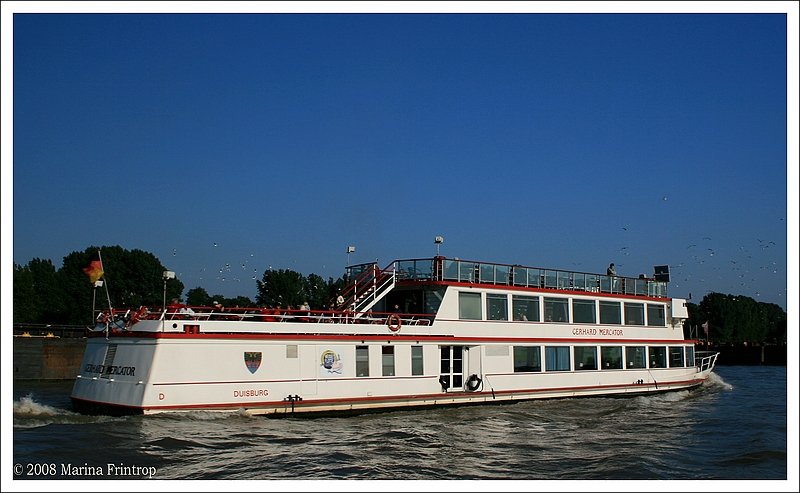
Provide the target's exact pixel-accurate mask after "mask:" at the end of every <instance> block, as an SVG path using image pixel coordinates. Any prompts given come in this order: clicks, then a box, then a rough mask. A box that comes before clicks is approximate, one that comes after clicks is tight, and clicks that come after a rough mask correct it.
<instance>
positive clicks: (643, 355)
mask: <svg viewBox="0 0 800 493" xmlns="http://www.w3.org/2000/svg"><path fill="white" fill-rule="evenodd" d="M623 354H624V356H625V357H624V358H623ZM570 356H572V357H571V358H570ZM597 356H598V346H574V347H573V348H572V353H571V354H570V348H569V347H568V346H544V369H545V371H570V370H576V371H584V370H598V369H599V370H622V369H642V368H685V367H687V366H694V347H691V346H625V347H623V346H599V356H600V358H599V359H598V357H597ZM573 363H574V367H573ZM514 371H515V372H540V371H542V347H541V346H514Z"/></svg>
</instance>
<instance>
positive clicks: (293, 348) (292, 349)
mask: <svg viewBox="0 0 800 493" xmlns="http://www.w3.org/2000/svg"><path fill="white" fill-rule="evenodd" d="M286 357H287V358H289V359H294V358H297V344H288V345H287V346H286Z"/></svg>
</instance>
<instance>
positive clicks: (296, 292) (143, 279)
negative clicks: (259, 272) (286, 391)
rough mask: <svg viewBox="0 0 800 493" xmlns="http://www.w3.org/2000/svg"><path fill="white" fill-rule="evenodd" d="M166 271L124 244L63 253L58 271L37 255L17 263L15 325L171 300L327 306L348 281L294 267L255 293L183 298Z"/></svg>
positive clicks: (78, 320)
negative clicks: (93, 270)
mask: <svg viewBox="0 0 800 493" xmlns="http://www.w3.org/2000/svg"><path fill="white" fill-rule="evenodd" d="M98 251H100V252H101V254H102V267H103V276H102V278H101V281H102V283H97V284H95V285H93V284H92V282H91V280H90V278H89V277H88V276H87V273H86V272H85V271H84V268H86V267H87V266H88V265H89V264H90V262H91V260H92V258H93V256H94V255H96V254H97V252H98ZM167 270H168V269H167V268H166V267H164V265H163V264H162V263H161V261H160V260H159V259H158V258H157V257H156V256H155V255H153V254H152V253H149V252H145V251H143V250H138V249H134V250H126V249H124V248H122V247H120V246H103V247H96V246H91V247H89V248H87V249H86V250H84V251H82V252H72V253H70V254H68V255H67V256H65V257H64V259H63V262H62V265H61V268H59V269H56V268H55V266H54V265H53V262H52V261H51V260H49V259H40V258H34V259H32V260H31V261H29V262H28V263H27V264H26V265H18V264H16V263H15V264H14V280H13V291H14V295H13V298H14V299H13V322H14V323H15V324H51V325H91V324H94V316H95V315H96V313H97V312H96V311H97V310H102V309H104V308H108V306H109V303H110V304H111V306H112V307H114V308H122V307H125V308H134V309H135V308H138V307H140V306H148V307H157V306H161V305H162V304H164V303H167V304H169V303H170V302H171V301H172V300H180V301H183V302H185V303H186V304H188V305H190V306H211V305H212V304H213V303H220V304H221V305H222V306H225V307H235V306H255V305H260V306H270V307H276V306H281V307H284V308H288V307H289V306H293V307H299V306H300V305H301V304H303V303H304V302H308V304H309V305H310V306H311V308H312V309H314V310H317V309H323V308H328V304H329V303H330V301H331V300H332V299H334V298H335V297H336V293H337V291H338V290H339V289H341V287H342V286H343V285H344V280H343V279H342V278H339V279H337V280H333V279H332V278H329V279H328V280H327V281H326V280H324V279H323V278H322V277H320V276H318V275H316V274H310V275H308V276H303V275H302V274H300V273H298V272H295V271H291V270H271V269H267V270H265V271H264V275H263V277H262V279H261V280H258V281H256V284H257V289H258V291H257V296H256V300H255V301H253V300H251V299H250V298H248V297H246V296H237V297H234V298H228V297H226V296H223V295H221V294H213V295H212V294H209V293H208V291H206V290H205V289H204V288H202V287H199V286H198V287H195V288H192V289H189V290H188V291H187V292H186V296H185V298H184V297H183V291H184V287H185V286H184V284H183V282H181V281H180V279H177V278H171V279H164V272H165V271H167Z"/></svg>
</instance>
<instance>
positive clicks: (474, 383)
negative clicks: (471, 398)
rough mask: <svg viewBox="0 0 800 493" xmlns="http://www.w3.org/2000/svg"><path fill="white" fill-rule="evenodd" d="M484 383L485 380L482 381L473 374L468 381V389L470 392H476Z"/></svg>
mask: <svg viewBox="0 0 800 493" xmlns="http://www.w3.org/2000/svg"><path fill="white" fill-rule="evenodd" d="M482 382H483V380H482V379H481V377H479V376H478V375H476V374H474V373H473V374H472V375H470V376H469V379H468V380H467V384H466V388H467V390H468V391H470V392H475V391H476V390H478V388H479V387H480V386H481V383H482Z"/></svg>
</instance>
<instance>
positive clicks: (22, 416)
mask: <svg viewBox="0 0 800 493" xmlns="http://www.w3.org/2000/svg"><path fill="white" fill-rule="evenodd" d="M124 419H125V418H115V417H111V416H89V415H85V414H80V413H76V412H75V411H72V410H70V409H67V408H64V407H58V406H52V405H49V404H44V403H42V402H38V401H36V400H35V399H34V397H33V395H31V394H28V395H26V396H24V397H20V398H19V400H15V401H14V428H15V429H29V428H39V427H42V426H47V425H51V424H85V423H104V422H109V421H118V420H124Z"/></svg>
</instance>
